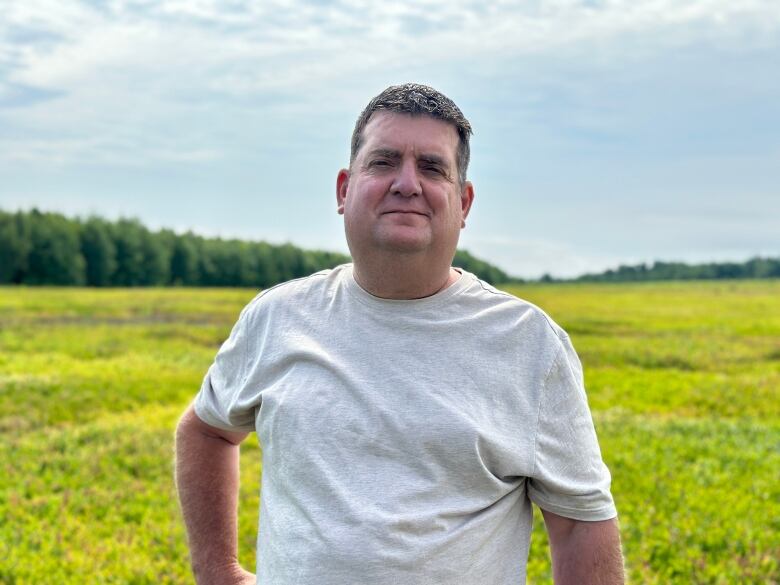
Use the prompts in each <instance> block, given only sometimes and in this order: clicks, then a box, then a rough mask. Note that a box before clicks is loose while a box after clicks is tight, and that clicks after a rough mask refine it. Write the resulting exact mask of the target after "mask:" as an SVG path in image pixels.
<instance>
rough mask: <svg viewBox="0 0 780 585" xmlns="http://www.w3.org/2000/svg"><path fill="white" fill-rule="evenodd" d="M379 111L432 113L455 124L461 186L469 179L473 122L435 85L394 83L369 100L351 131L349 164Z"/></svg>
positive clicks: (431, 114) (420, 114)
mask: <svg viewBox="0 0 780 585" xmlns="http://www.w3.org/2000/svg"><path fill="white" fill-rule="evenodd" d="M379 111H384V112H391V113H396V114H409V115H411V116H430V117H431V118H436V119H438V120H442V121H444V122H447V123H449V124H452V125H453V126H454V127H455V129H456V130H457V131H458V150H457V153H456V158H457V164H458V179H459V180H460V183H461V185H463V183H465V182H466V171H467V169H468V166H469V158H470V157H471V150H470V148H469V137H470V136H471V134H473V132H472V130H471V124H470V123H469V121H468V120H467V119H466V117H465V116H464V115H463V112H461V111H460V108H458V106H456V105H455V102H453V101H452V100H451V99H450V98H448V97H447V96H446V95H444V94H443V93H441V92H438V91H436V90H435V89H433V88H432V87H428V86H427V85H421V84H419V83H404V84H403V85H391V86H390V87H388V88H387V89H386V90H384V91H383V92H382V93H380V94H379V95H378V96H376V97H375V98H374V99H372V100H371V101H370V102H368V105H367V106H366V107H365V109H364V110H363V111H362V112H361V114H360V116H359V117H358V119H357V122H356V123H355V129H354V131H353V132H352V147H351V150H350V153H349V164H350V166H352V163H354V162H355V157H356V156H357V153H358V150H360V146H361V144H362V141H363V130H364V129H365V127H366V124H368V121H369V119H370V118H371V116H372V115H373V114H374V112H379Z"/></svg>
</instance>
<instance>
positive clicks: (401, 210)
mask: <svg viewBox="0 0 780 585" xmlns="http://www.w3.org/2000/svg"><path fill="white" fill-rule="evenodd" d="M391 213H401V214H405V215H421V216H423V217H429V215H428V214H427V213H424V212H422V211H412V210H410V209H391V210H390V211H384V212H382V214H381V215H389V214H391Z"/></svg>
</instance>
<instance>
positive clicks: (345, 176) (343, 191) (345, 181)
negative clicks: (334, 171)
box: [336, 169, 349, 215]
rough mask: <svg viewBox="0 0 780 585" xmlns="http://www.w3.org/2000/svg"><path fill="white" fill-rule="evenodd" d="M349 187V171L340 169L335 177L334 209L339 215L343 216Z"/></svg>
mask: <svg viewBox="0 0 780 585" xmlns="http://www.w3.org/2000/svg"><path fill="white" fill-rule="evenodd" d="M348 186H349V170H347V169H341V170H340V171H339V174H338V176H337V177H336V205H338V207H337V208H336V209H337V211H338V214H339V215H344V202H345V201H346V200H347V187H348Z"/></svg>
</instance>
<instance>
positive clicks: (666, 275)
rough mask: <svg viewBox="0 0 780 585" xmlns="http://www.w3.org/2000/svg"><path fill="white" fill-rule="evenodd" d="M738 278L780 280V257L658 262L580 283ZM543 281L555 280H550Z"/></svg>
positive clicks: (592, 276) (609, 272) (586, 278)
mask: <svg viewBox="0 0 780 585" xmlns="http://www.w3.org/2000/svg"><path fill="white" fill-rule="evenodd" d="M736 278H780V258H760V257H756V258H751V259H750V260H747V261H746V262H709V263H706V264H686V263H684V262H654V263H653V264H637V265H633V266H623V265H621V266H619V267H618V268H616V269H614V270H607V271H605V272H601V273H599V274H583V275H582V276H580V277H578V278H576V279H574V280H576V281H580V282H637V281H649V280H721V279H736ZM543 280H547V281H551V280H554V279H552V278H550V277H547V278H546V279H545V278H543Z"/></svg>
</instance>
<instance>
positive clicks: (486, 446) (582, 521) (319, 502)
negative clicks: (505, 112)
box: [177, 84, 623, 585]
mask: <svg viewBox="0 0 780 585" xmlns="http://www.w3.org/2000/svg"><path fill="white" fill-rule="evenodd" d="M470 134H471V127H470V125H469V123H468V121H467V120H466V119H465V117H464V116H463V114H462V113H461V111H460V110H459V109H458V108H457V106H456V105H455V104H454V103H453V102H452V101H451V100H449V99H448V98H447V97H445V96H444V95H442V94H440V93H439V92H437V91H435V90H433V89H431V88H429V87H426V86H422V85H415V84H406V85H402V86H395V87H390V88H388V89H386V90H385V91H384V92H382V93H381V94H380V95H379V96H377V97H376V98H374V99H373V100H372V101H371V102H370V103H369V105H368V106H367V107H366V109H365V110H364V112H363V113H362V114H361V116H360V118H359V119H358V122H357V124H356V126H355V131H354V133H353V137H352V152H351V157H350V167H349V169H345V170H341V171H340V172H339V174H338V178H337V181H336V199H337V204H338V212H339V213H340V214H343V215H344V226H345V232H346V236H347V241H348V244H349V248H350V251H351V252H352V258H353V264H351V265H345V266H340V267H338V268H335V269H333V270H328V271H323V272H319V273H316V274H314V275H312V276H310V277H308V278H303V279H298V280H294V281H291V282H288V283H284V284H281V285H278V286H276V287H273V288H271V289H269V290H267V291H264V292H263V293H262V294H260V295H258V296H257V297H256V298H255V299H254V300H253V301H252V302H251V303H250V304H249V305H248V306H247V307H246V308H245V309H244V310H243V312H242V314H241V317H240V318H239V320H238V322H237V323H236V325H235V327H234V329H233V331H232V333H231V335H230V338H229V339H228V340H227V341H226V342H225V344H224V345H223V346H222V348H221V349H220V351H219V353H218V354H217V356H216V359H215V362H214V364H213V365H212V366H211V368H210V369H209V372H208V374H207V375H206V378H205V380H204V382H203V386H202V388H201V390H200V392H199V394H198V396H197V398H196V400H195V402H194V406H193V407H190V408H189V409H188V410H187V412H186V413H185V414H184V416H183V418H182V420H181V422H180V423H179V427H178V430H177V480H178V489H179V494H180V499H181V504H182V510H183V513H184V519H185V522H186V525H187V531H188V535H189V543H190V549H191V553H192V564H193V569H194V572H195V575H196V578H197V580H198V583H200V584H228V583H230V584H233V583H254V582H255V576H254V575H252V574H251V573H248V572H247V571H245V570H243V569H242V568H241V567H240V566H239V565H238V563H237V560H236V506H237V488H238V444H239V443H240V442H241V440H242V439H243V438H244V437H245V436H246V435H247V433H248V432H250V431H253V430H256V431H257V432H258V434H259V438H260V441H261V444H262V446H263V478H262V498H261V512H260V529H259V537H258V551H257V552H258V566H257V578H256V581H257V583H260V584H263V585H288V584H289V585H292V584H296V585H298V584H300V585H305V584H312V585H314V584H316V585H350V584H377V585H403V584H410V585H411V584H414V585H425V584H434V583H436V584H452V585H472V584H473V585H477V584H479V585H504V584H507V585H508V584H510V583H511V584H516V583H522V582H524V580H525V565H526V560H527V555H528V547H529V539H530V530H531V520H532V513H531V512H532V510H531V502H535V503H536V504H537V505H538V506H539V507H540V508H541V509H542V512H543V515H544V520H545V524H546V526H547V530H548V533H549V540H550V544H551V550H552V559H553V573H554V577H555V580H556V583H571V584H575V583H576V584H578V585H583V584H589V583H594V584H595V583H599V584H602V583H603V584H610V585H611V584H615V583H622V582H623V567H622V557H621V553H620V541H619V536H618V529H617V524H616V520H615V517H616V511H615V507H614V504H613V502H612V498H611V495H610V493H609V481H610V477H609V473H608V471H607V469H606V467H605V466H604V464H603V463H602V460H601V456H600V452H599V448H598V444H597V441H596V436H595V432H594V430H593V424H592V421H591V417H590V413H589V410H588V406H587V400H586V397H585V394H584V390H583V387H582V377H581V369H580V364H579V361H578V359H577V357H576V354H575V353H574V350H573V349H572V346H571V344H570V342H569V339H568V337H567V335H566V334H565V333H564V332H563V331H562V330H561V329H560V328H559V327H558V326H557V325H556V324H555V323H553V322H552V321H551V320H550V319H549V318H548V317H547V316H546V315H545V314H544V313H543V312H542V311H540V310H539V309H537V308H536V307H534V306H532V305H530V304H528V303H525V302H523V301H521V300H518V299H517V298H515V297H513V296H511V295H508V294H506V293H503V292H500V291H498V290H496V289H494V288H493V287H491V286H489V285H487V284H486V283H484V282H482V281H480V280H478V279H477V278H476V277H474V276H473V275H471V274H469V273H466V272H465V271H463V270H459V269H456V268H453V267H451V262H452V259H453V256H454V253H455V248H456V246H457V243H458V236H459V233H460V230H461V229H462V228H463V227H464V226H465V220H466V218H467V216H468V214H469V211H470V209H471V204H472V202H473V200H474V188H473V186H472V184H471V183H470V182H469V181H467V180H466V170H467V166H468V160H469V135H470Z"/></svg>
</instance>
